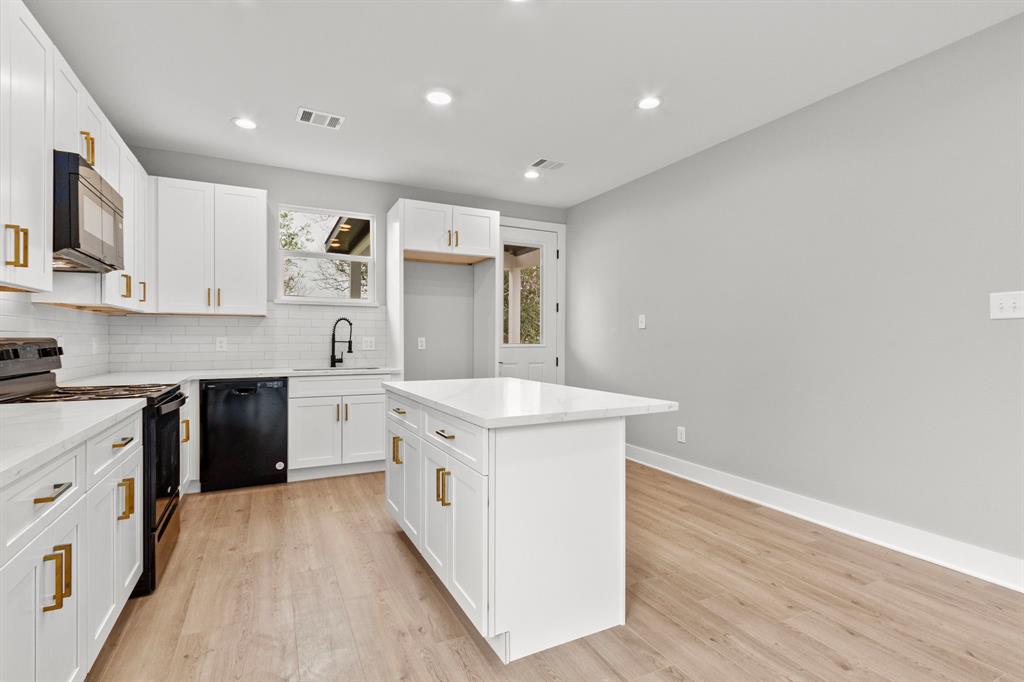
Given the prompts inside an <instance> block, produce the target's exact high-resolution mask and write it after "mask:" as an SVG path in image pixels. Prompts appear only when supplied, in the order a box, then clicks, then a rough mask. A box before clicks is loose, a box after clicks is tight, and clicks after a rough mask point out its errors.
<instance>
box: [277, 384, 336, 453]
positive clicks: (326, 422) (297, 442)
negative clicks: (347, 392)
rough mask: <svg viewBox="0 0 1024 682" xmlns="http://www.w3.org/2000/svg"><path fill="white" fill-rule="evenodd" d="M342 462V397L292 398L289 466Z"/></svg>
mask: <svg viewBox="0 0 1024 682" xmlns="http://www.w3.org/2000/svg"><path fill="white" fill-rule="evenodd" d="M332 464H341V398H336V397H333V396H332V397H327V398H320V397H318V398H292V399H290V400H289V401H288V468H289V469H304V468H306V467H322V466H330V465H332Z"/></svg>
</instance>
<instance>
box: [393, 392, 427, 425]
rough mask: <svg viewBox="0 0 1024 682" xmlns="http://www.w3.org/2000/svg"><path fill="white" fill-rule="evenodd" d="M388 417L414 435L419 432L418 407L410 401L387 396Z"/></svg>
mask: <svg viewBox="0 0 1024 682" xmlns="http://www.w3.org/2000/svg"><path fill="white" fill-rule="evenodd" d="M387 411H388V417H389V418H391V419H394V420H395V421H396V422H398V423H399V424H401V425H402V426H404V427H405V428H407V429H409V430H410V431H412V432H413V433H415V434H419V432H420V406H419V405H417V404H416V403H414V402H412V401H411V400H406V399H405V398H397V397H395V396H394V395H391V394H389V395H388V403H387Z"/></svg>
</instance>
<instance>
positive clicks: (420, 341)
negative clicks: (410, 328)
mask: <svg viewBox="0 0 1024 682" xmlns="http://www.w3.org/2000/svg"><path fill="white" fill-rule="evenodd" d="M426 349H427V337H425V336H420V337H417V338H416V350H426Z"/></svg>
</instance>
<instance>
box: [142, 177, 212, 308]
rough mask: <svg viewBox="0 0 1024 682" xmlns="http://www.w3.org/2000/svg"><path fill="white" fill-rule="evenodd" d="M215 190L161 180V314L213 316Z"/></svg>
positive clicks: (197, 185) (159, 260)
mask: <svg viewBox="0 0 1024 682" xmlns="http://www.w3.org/2000/svg"><path fill="white" fill-rule="evenodd" d="M213 189H214V186H213V185H211V184H208V183H205V182H193V181H191V180H177V179H173V178H158V179H157V206H156V211H157V245H158V248H157V284H158V286H157V292H156V293H157V311H158V312H161V313H193V314H194V313H210V312H213V305H212V304H213V293H212V292H213V263H214V257H213V229H214V228H213Z"/></svg>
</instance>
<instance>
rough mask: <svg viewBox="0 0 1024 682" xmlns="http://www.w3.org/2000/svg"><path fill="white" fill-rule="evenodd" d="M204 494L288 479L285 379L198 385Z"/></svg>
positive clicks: (200, 461)
mask: <svg viewBox="0 0 1024 682" xmlns="http://www.w3.org/2000/svg"><path fill="white" fill-rule="evenodd" d="M200 388H201V392H202V405H201V410H202V417H201V427H202V428H201V429H200V434H201V437H200V451H199V483H200V489H201V490H202V491H203V492H206V491H208V490H225V489H227V488H243V487H245V486H250V485H266V484H268V483H284V482H285V481H287V480H288V380H287V379H284V378H274V379H225V380H219V379H211V380H207V381H202V382H200Z"/></svg>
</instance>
